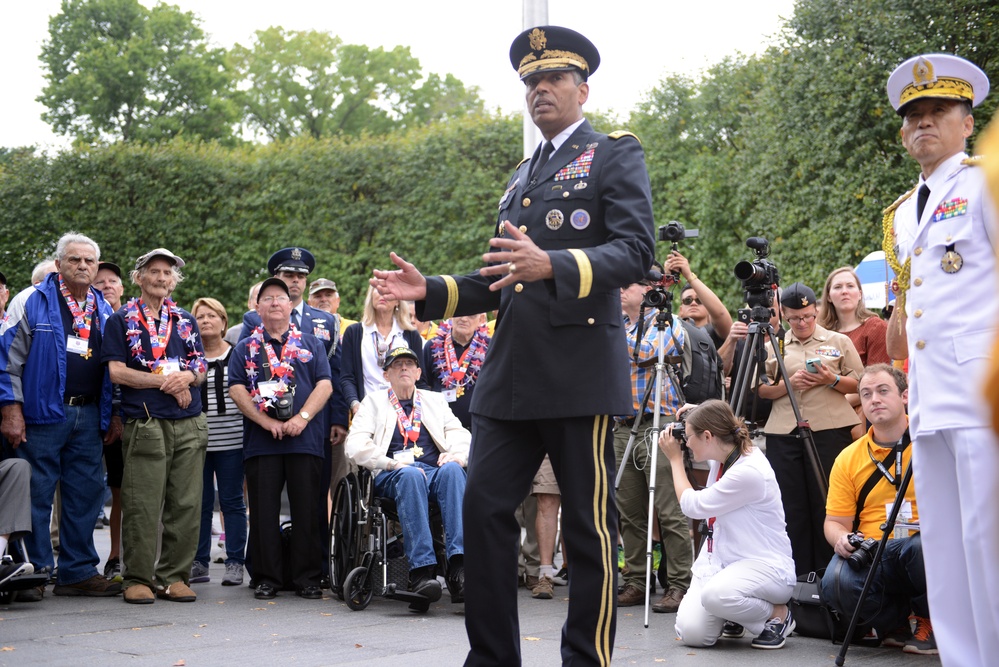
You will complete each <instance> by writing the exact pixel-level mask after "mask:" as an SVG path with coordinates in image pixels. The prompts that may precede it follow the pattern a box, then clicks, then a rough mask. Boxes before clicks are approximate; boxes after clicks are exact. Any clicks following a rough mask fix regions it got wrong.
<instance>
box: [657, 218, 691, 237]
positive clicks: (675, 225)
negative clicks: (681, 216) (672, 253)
mask: <svg viewBox="0 0 999 667" xmlns="http://www.w3.org/2000/svg"><path fill="white" fill-rule="evenodd" d="M699 235H700V234H699V232H698V231H697V230H696V229H684V226H683V225H681V224H680V223H679V222H677V221H676V220H670V222H669V223H668V224H665V225H662V226H660V227H659V237H658V238H659V240H660V241H665V242H667V243H679V242H680V241H682V240H684V239H690V238H696V237H697V236H699Z"/></svg>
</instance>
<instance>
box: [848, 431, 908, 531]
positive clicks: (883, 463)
mask: <svg viewBox="0 0 999 667" xmlns="http://www.w3.org/2000/svg"><path fill="white" fill-rule="evenodd" d="M911 442H912V441H911V440H910V439H909V430H908V429H906V431H905V433H904V434H903V435H902V441H901V443H902V449H901V451H903V452H904V451H905V449H906V447H908V446H909V444H910V443H911ZM898 451H899V449H898V447H892V449H891V451H890V452H888V455H887V456H885V457H884V459H882V460H880V461H879V460H877V459H876V458H874V454H872V453H871V447H870V444H869V443H868V446H867V453H868V455H869V456H870V457H871V460H872V461H874V472H872V473H871V476H870V477H869V478H868V480H867V483H866V484H864V488H862V489H861V490H860V495H859V496H857V514H856V515H855V516H854V518H853V532H857V529H858V528H860V512H861V511H862V510H863V509H864V504H865V503H866V502H867V496H869V495H870V494H871V491H873V490H874V487H875V486H877V483H878V482H880V481H881V478H882V477H884V478H885V479H887V480H888V482H889V483H890V484H894V483H895V479H894V478H893V477H892V475H891V473H889V472H888V469H889V468H890V467H891V466H892V465H894V463H895V455H896V454H897V453H898Z"/></svg>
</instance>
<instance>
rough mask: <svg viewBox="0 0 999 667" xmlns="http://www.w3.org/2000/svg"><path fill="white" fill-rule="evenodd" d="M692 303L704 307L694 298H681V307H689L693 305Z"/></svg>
mask: <svg viewBox="0 0 999 667" xmlns="http://www.w3.org/2000/svg"><path fill="white" fill-rule="evenodd" d="M694 303H696V304H697V305H698V306H702V305H704V304H702V303H701V300H700V299H698V298H697V297H696V296H685V297H683V305H685V306H689V305H691V304H694Z"/></svg>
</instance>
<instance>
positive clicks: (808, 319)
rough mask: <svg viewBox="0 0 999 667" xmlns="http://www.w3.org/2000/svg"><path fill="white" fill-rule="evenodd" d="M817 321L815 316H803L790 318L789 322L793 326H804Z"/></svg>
mask: <svg viewBox="0 0 999 667" xmlns="http://www.w3.org/2000/svg"><path fill="white" fill-rule="evenodd" d="M814 319H815V315H802V316H801V317H789V318H787V321H788V322H790V323H791V324H804V323H805V322H811V321H812V320H814Z"/></svg>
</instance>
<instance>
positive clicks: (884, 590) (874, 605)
mask: <svg viewBox="0 0 999 667" xmlns="http://www.w3.org/2000/svg"><path fill="white" fill-rule="evenodd" d="M869 571H870V569H869V568H866V567H865V568H863V569H861V570H859V571H855V570H852V569H851V568H850V566H849V565H848V564H847V563H846V562H844V559H842V558H840V557H839V556H837V555H834V556H833V557H832V560H831V561H829V567H827V568H826V573H825V575H823V577H822V596H823V598H824V599H825V600H826V601H827V602H829V604H830V605H832V606H833V607H834V608H836V609H838V610H839V611H840V612H841V613H843V614H845V615H846V616H847V617H849V616H850V614H852V613H853V610H854V609H855V608H856V606H857V600H858V599H859V598H860V591H861V590H862V589H863V588H864V581H865V580H866V579H867V573H868V572H869ZM837 573H838V574H837ZM910 610H911V611H912V613H914V614H915V615H916V616H922V617H923V618H929V616H930V609H929V604H928V602H927V597H926V574H925V570H924V569H923V547H922V539H921V538H920V536H919V533H917V534H915V535H913V536H912V537H907V538H902V539H891V540H888V544H887V545H885V551H884V553H883V554H882V555H881V565H880V566H879V567H878V570H877V572H876V573H875V575H874V581H872V582H871V588H870V590H868V591H867V597H866V598H864V603H863V606H862V607H861V611H860V618H861V621H866V622H868V623H870V624H871V625H873V626H874V628H875V629H876V630H877V631H878V632H879V633H882V632H891V631H892V630H894V629H896V628H898V627H899V626H901V625H902V624H903V623H905V620H906V619H907V618H908V616H909V612H910Z"/></svg>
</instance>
